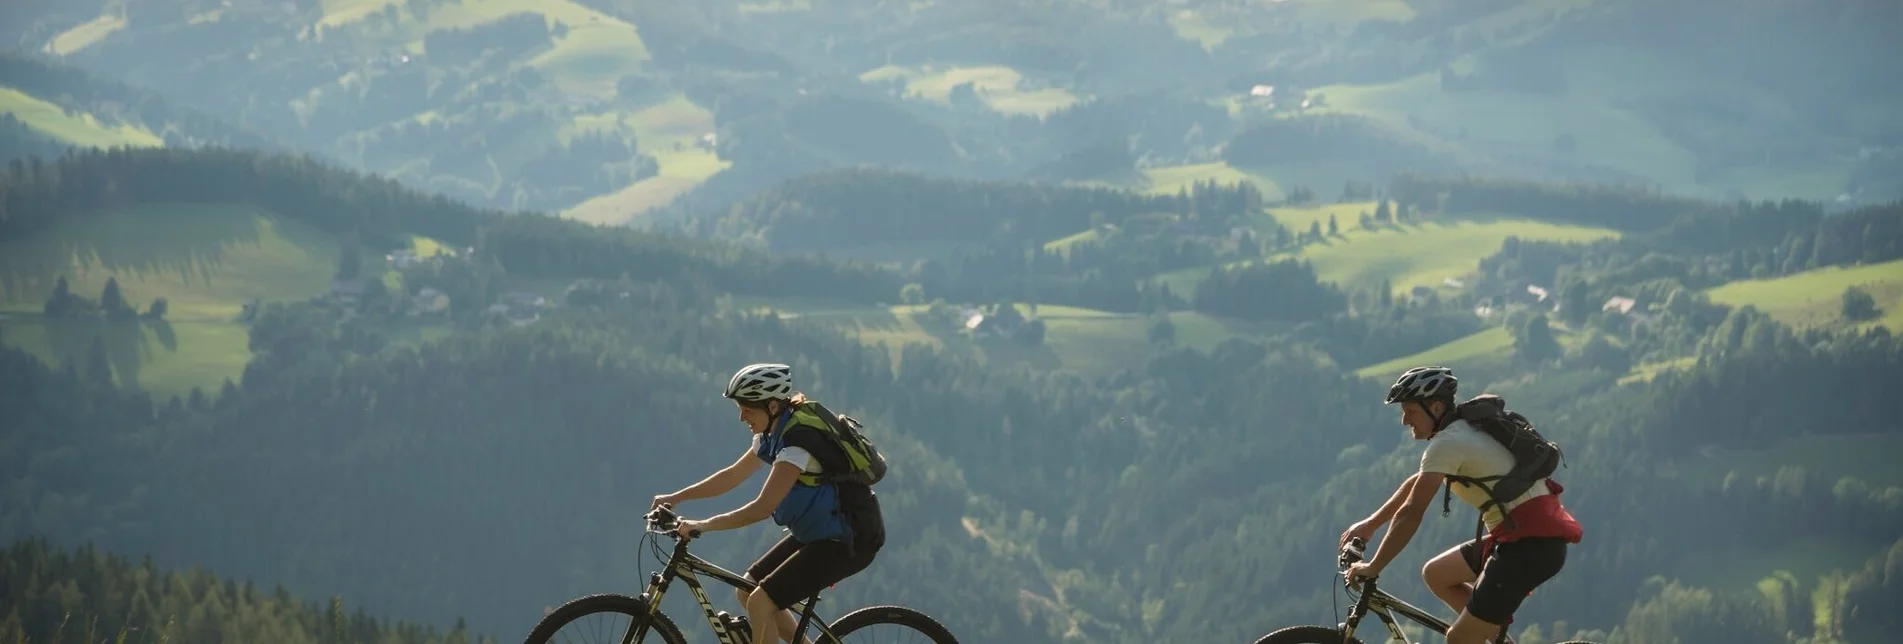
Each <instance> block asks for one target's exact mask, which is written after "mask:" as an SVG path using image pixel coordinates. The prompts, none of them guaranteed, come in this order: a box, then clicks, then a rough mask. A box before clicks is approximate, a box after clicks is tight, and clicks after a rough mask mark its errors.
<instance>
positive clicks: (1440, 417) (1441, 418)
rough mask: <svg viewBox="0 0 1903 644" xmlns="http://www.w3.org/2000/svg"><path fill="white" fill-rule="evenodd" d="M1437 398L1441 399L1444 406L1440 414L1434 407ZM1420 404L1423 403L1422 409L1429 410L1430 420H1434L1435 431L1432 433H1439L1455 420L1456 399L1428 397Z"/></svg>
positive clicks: (1428, 416)
mask: <svg viewBox="0 0 1903 644" xmlns="http://www.w3.org/2000/svg"><path fill="white" fill-rule="evenodd" d="M1437 400H1438V401H1441V403H1442V404H1441V407H1443V409H1442V410H1441V413H1439V414H1436V413H1434V407H1433V403H1434V402H1435V401H1437ZM1420 404H1421V411H1424V412H1427V418H1428V419H1429V420H1432V421H1434V431H1433V432H1431V433H1434V434H1439V433H1440V430H1443V429H1447V425H1448V424H1449V423H1451V422H1453V420H1454V401H1453V400H1451V399H1440V398H1428V399H1425V400H1422V401H1421V403H1420Z"/></svg>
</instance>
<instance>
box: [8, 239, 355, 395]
mask: <svg viewBox="0 0 1903 644" xmlns="http://www.w3.org/2000/svg"><path fill="white" fill-rule="evenodd" d="M336 256H337V246H336V242H335V241H334V240H333V239H332V238H331V237H330V236H329V235H327V234H324V233H321V232H317V231H315V230H312V229H310V228H309V227H307V226H304V225H303V224H301V223H299V222H295V221H286V220H282V219H279V218H276V217H273V216H270V215H268V214H265V213H261V212H259V211H257V210H256V209H253V208H249V207H244V206H236V205H226V204H216V205H163V206H141V207H135V208H125V209H115V210H106V211H100V212H93V213H87V214H84V215H78V216H73V217H68V218H64V219H61V220H59V221H58V222H57V223H55V224H54V225H53V227H52V228H50V229H48V230H45V231H42V232H40V233H37V234H35V235H34V236H33V237H31V238H29V239H23V240H14V241H10V242H7V243H5V244H0V311H5V315H6V316H7V319H6V320H4V321H0V328H3V329H4V330H3V331H0V333H3V334H4V335H3V336H0V338H3V340H4V342H5V343H6V344H7V345H8V346H14V347H19V348H21V349H23V350H26V351H28V352H30V353H33V354H35V355H37V356H40V357H41V358H44V359H46V360H47V361H48V362H49V363H50V364H55V365H57V364H59V362H60V361H61V360H63V359H66V358H72V359H73V360H74V361H75V362H76V363H78V364H80V365H82V366H83V365H85V364H86V359H87V357H88V355H89V352H90V350H91V348H92V341H93V338H95V337H97V338H100V340H101V341H102V342H103V344H104V346H105V348H106V354H107V356H108V358H109V360H110V361H111V363H112V365H113V371H114V373H115V374H117V376H118V378H119V379H120V382H121V383H122V384H125V385H133V386H137V387H140V388H142V389H145V390H147V391H150V392H152V393H154V394H157V395H160V396H166V395H172V394H180V395H183V394H185V393H187V392H189V391H190V390H191V388H192V387H202V388H207V389H209V390H211V391H216V388H217V387H218V386H219V385H220V384H221V383H223V382H224V380H225V379H226V378H232V379H234V380H235V379H236V378H237V377H238V375H239V374H241V373H242V372H243V370H244V365H245V363H246V362H247V361H248V360H250V357H251V354H250V351H249V350H248V349H247V348H246V345H247V343H248V338H249V336H248V335H247V333H246V330H245V326H244V325H243V324H241V323H239V322H237V321H235V320H234V317H235V316H236V315H237V314H238V312H239V310H240V309H241V308H242V306H243V303H244V301H245V299H246V298H249V297H253V296H260V297H269V298H285V297H306V296H310V295H316V294H318V293H322V292H324V291H325V290H327V289H328V288H329V287H330V276H331V273H332V271H333V267H334V263H335V261H336ZM61 276H64V277H65V278H66V280H67V283H68V285H69V287H70V288H71V289H72V291H73V292H74V293H75V294H77V295H80V296H83V297H86V298H88V299H91V300H94V301H97V300H98V299H99V294H100V291H101V289H103V288H104V286H105V282H106V279H107V277H114V278H116V279H117V281H118V282H119V287H120V290H121V292H122V293H124V294H125V297H126V299H127V301H128V302H129V303H130V304H131V305H132V306H134V307H135V308H137V309H139V310H140V311H144V310H145V308H146V307H147V306H149V305H150V304H151V302H152V300H153V298H156V297H164V298H166V300H167V304H168V306H169V309H170V311H169V312H168V313H167V315H166V318H167V320H166V321H165V322H162V323H152V322H133V323H117V324H107V323H105V322H103V321H84V322H74V321H71V320H61V321H59V322H57V323H52V322H49V321H47V320H43V319H41V318H40V316H39V315H38V312H39V310H40V308H41V306H42V304H43V303H44V302H45V299H46V297H47V296H48V295H50V294H51V293H52V288H53V285H54V283H55V282H56V281H57V279H58V278H59V277H61Z"/></svg>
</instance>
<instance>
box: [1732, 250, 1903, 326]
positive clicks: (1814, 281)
mask: <svg viewBox="0 0 1903 644" xmlns="http://www.w3.org/2000/svg"><path fill="white" fill-rule="evenodd" d="M1852 286H1855V287H1858V288H1861V289H1863V290H1864V291H1866V292H1868V293H1869V294H1870V296H1871V298H1872V299H1875V300H1876V305H1877V310H1878V313H1879V315H1880V316H1881V317H1879V318H1878V319H1875V320H1869V321H1865V322H1858V323H1855V324H1849V326H1855V327H1861V328H1869V327H1872V326H1876V325H1882V326H1884V327H1887V328H1889V329H1890V331H1891V332H1892V333H1895V332H1897V331H1898V330H1903V260H1892V261H1888V262H1883V263H1879V264H1864V265H1861V266H1854V267H1838V266H1832V267H1828V268H1819V269H1814V270H1809V271H1804V272H1802V273H1798V274H1795V275H1786V276H1784V277H1778V278H1772V279H1762V280H1742V281H1737V282H1732V283H1730V284H1726V285H1724V286H1720V287H1717V288H1714V289H1711V290H1710V291H1707V295H1709V296H1710V297H1711V301H1712V302H1715V303H1718V304H1724V305H1727V306H1746V305H1749V306H1752V307H1756V308H1757V309H1758V310H1760V311H1763V312H1765V313H1769V314H1771V317H1773V318H1776V319H1777V320H1778V321H1779V322H1783V323H1785V324H1789V325H1791V326H1795V327H1842V326H1845V325H1846V321H1845V320H1844V319H1843V293H1844V290H1845V289H1847V288H1849V287H1852Z"/></svg>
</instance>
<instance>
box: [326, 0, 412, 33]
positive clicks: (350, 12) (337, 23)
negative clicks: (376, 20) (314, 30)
mask: <svg viewBox="0 0 1903 644" xmlns="http://www.w3.org/2000/svg"><path fill="white" fill-rule="evenodd" d="M403 2H404V0H322V2H321V3H320V4H321V5H322V6H323V8H324V17H323V18H320V19H318V21H317V26H318V27H319V28H320V29H321V28H328V27H341V26H343V25H347V24H350V23H353V22H356V21H358V20H362V19H364V18H367V17H369V16H370V15H371V14H374V13H376V12H379V11H383V8H384V7H388V6H391V5H396V6H398V7H401V6H403Z"/></svg>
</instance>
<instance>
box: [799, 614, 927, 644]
mask: <svg viewBox="0 0 1903 644" xmlns="http://www.w3.org/2000/svg"><path fill="white" fill-rule="evenodd" d="M826 629H827V630H830V631H832V632H833V636H835V637H838V638H839V641H840V642H841V643H842V644H860V643H862V642H863V643H866V644H872V643H875V642H876V643H878V644H885V643H887V642H892V643H894V644H898V643H905V644H911V643H913V642H932V643H934V644H958V638H956V637H952V634H951V631H950V630H947V629H946V628H945V626H944V625H943V624H940V623H938V620H935V619H932V618H931V617H929V616H927V615H926V614H925V613H921V612H918V611H916V610H912V609H910V608H906V607H904V606H871V607H867V608H861V609H859V610H855V611H853V612H850V613H847V614H846V616H845V617H841V618H839V621H836V622H833V623H832V624H831V625H829V626H827V627H826ZM861 631H864V632H861ZM818 639H819V638H818V637H815V638H814V641H818Z"/></svg>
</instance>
